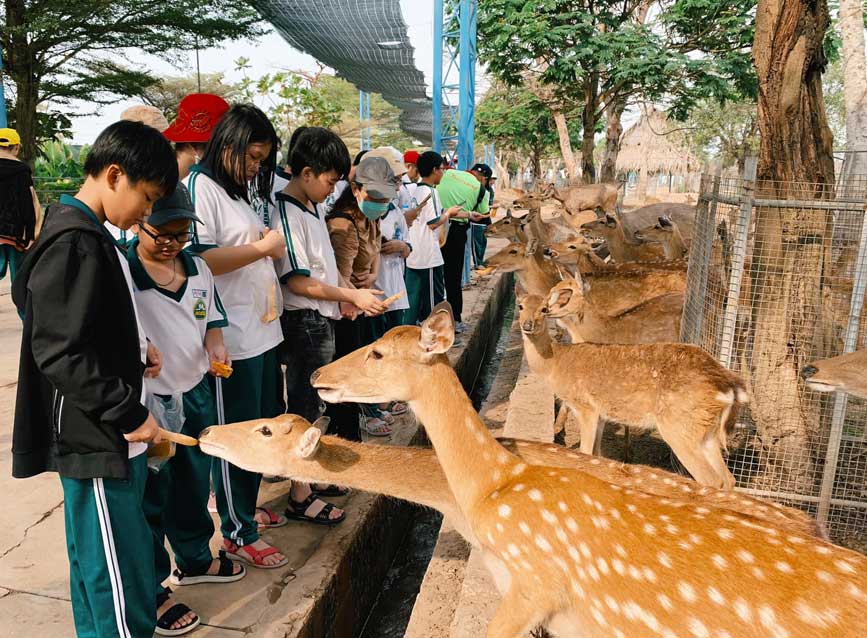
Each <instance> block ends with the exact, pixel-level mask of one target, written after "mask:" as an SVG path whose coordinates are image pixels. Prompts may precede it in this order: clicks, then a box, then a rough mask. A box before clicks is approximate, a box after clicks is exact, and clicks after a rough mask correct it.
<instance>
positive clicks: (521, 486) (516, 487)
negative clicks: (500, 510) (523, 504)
mask: <svg viewBox="0 0 867 638" xmlns="http://www.w3.org/2000/svg"><path fill="white" fill-rule="evenodd" d="M525 487H527V486H526V485H524V484H523V483H515V485H514V486H513V487H512V491H513V492H521V491H523V490H524V488H525Z"/></svg>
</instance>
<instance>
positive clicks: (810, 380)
mask: <svg viewBox="0 0 867 638" xmlns="http://www.w3.org/2000/svg"><path fill="white" fill-rule="evenodd" d="M801 378H802V379H804V381H806V382H807V387H808V388H810V389H811V390H815V391H816V392H846V393H847V394H851V395H854V396H856V397H860V398H862V399H867V350H858V351H856V352H850V353H849V354H841V355H840V356H837V357H831V358H830V359H822V360H820V361H814V362H813V363H811V364H809V365H806V366H804V367H803V368H801Z"/></svg>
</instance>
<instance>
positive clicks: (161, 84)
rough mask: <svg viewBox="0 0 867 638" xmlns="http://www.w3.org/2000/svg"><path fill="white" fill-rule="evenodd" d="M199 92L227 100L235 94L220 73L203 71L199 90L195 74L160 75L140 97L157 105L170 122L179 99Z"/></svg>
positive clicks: (230, 99) (176, 111)
mask: <svg viewBox="0 0 867 638" xmlns="http://www.w3.org/2000/svg"><path fill="white" fill-rule="evenodd" d="M200 92H201V93H211V94H213V95H219V96H220V97H222V98H224V99H225V100H226V101H227V102H231V101H232V100H233V99H234V98H235V95H236V89H235V87H234V86H233V85H231V84H226V83H225V82H223V74H222V73H203V74H202V76H201V91H200V90H199V78H197V77H196V76H195V75H189V76H186V77H162V78H158V79H157V81H156V82H154V83H153V84H151V85H150V86H148V87H147V88H146V89H145V90H144V92H143V93H142V95H141V97H142V99H143V100H144V101H145V102H146V103H147V104H150V105H151V106H155V107H157V108H158V109H159V110H160V111H161V112H162V113H163V115H165V116H166V119H167V120H168V121H169V122H171V121H173V120H174V119H175V117H177V114H178V104H180V102H181V100H182V99H183V98H184V97H185V96H187V95H190V94H191V93H200Z"/></svg>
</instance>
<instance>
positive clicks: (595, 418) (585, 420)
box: [572, 406, 603, 454]
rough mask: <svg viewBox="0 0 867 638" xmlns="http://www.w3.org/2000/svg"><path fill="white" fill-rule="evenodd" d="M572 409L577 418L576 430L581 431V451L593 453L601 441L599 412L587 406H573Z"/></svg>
mask: <svg viewBox="0 0 867 638" xmlns="http://www.w3.org/2000/svg"><path fill="white" fill-rule="evenodd" d="M572 411H573V412H574V413H575V418H576V419H577V420H578V430H579V432H581V447H580V449H581V452H583V453H584V454H594V450H598V448H599V446H600V444H601V442H602V431H603V429H602V427H600V425H599V413H598V412H597V411H596V410H594V409H592V408H589V407H587V406H573V407H572Z"/></svg>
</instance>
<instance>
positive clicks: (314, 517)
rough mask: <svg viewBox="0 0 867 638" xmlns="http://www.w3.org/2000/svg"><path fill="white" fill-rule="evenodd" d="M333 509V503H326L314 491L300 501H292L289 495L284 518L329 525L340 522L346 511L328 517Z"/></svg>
mask: <svg viewBox="0 0 867 638" xmlns="http://www.w3.org/2000/svg"><path fill="white" fill-rule="evenodd" d="M319 503H321V505H319ZM335 509H336V508H335V507H334V505H332V504H331V503H326V502H325V501H323V500H322V499H321V498H319V497H318V496H316V494H315V493H312V494H310V496H308V497H307V498H305V499H304V500H303V501H301V502H300V503H295V502H293V501H292V499H291V497H290V499H289V507H287V508H286V511H285V512H284V513H285V514H286V518H289V519H292V520H296V521H304V522H305V523H315V524H316V525H329V526H330V525H337V524H338V523H342V522H343V519H344V518H346V512H343V513H342V514H341V515H340V517H339V518H333V519H332V518H329V516H330V515H331V512H332V511H334V510H335Z"/></svg>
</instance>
